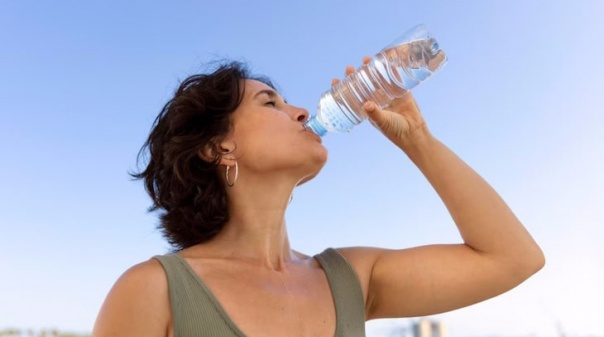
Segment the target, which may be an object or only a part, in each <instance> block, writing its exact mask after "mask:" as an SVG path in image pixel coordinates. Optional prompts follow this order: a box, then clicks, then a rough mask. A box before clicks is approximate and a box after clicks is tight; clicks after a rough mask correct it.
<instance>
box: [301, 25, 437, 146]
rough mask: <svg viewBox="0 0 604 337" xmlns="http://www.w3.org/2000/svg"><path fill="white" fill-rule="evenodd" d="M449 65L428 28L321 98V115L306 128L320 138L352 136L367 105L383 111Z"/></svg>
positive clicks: (405, 37)
mask: <svg viewBox="0 0 604 337" xmlns="http://www.w3.org/2000/svg"><path fill="white" fill-rule="evenodd" d="M446 62H447V57H446V55H445V53H444V52H443V51H442V50H441V49H440V47H439V45H438V42H437V41H436V39H435V38H434V37H432V34H430V32H429V31H428V30H427V29H426V27H425V26H424V25H418V26H415V27H414V28H412V29H411V30H409V31H407V32H406V33H405V34H403V35H402V36H401V37H399V38H398V39H397V40H396V41H395V42H394V43H393V44H391V45H389V46H386V47H385V48H384V49H382V50H381V51H380V52H379V53H377V54H376V55H375V56H374V57H373V58H372V60H371V61H370V62H369V63H367V64H365V65H363V66H361V67H360V68H358V69H357V70H356V71H355V72H354V73H352V74H350V75H349V76H347V77H346V78H345V79H343V80H342V81H341V82H340V83H338V84H337V85H335V86H333V87H332V88H331V89H330V90H329V91H327V92H325V93H323V95H321V99H320V100H319V107H318V110H317V113H316V114H315V115H313V116H312V117H311V118H310V119H309V120H308V121H307V122H306V123H305V127H306V128H307V129H308V130H310V131H312V132H314V133H316V134H317V135H319V136H323V135H325V134H326V133H327V132H348V131H350V130H351V129H352V128H353V127H354V126H356V125H358V124H359V123H361V122H362V121H364V120H365V119H367V116H366V115H365V114H364V113H363V108H362V106H363V103H365V102H367V101H373V102H375V103H376V104H378V105H380V106H381V107H382V108H383V107H385V106H387V105H388V104H389V103H390V102H391V101H392V100H393V99H395V98H397V97H401V96H403V95H404V94H405V93H406V92H408V91H410V90H411V89H413V88H414V87H416V86H417V85H418V84H420V83H421V82H422V81H424V80H425V79H427V78H428V77H430V76H431V75H432V74H433V73H435V72H436V71H438V70H439V69H440V68H441V67H442V66H444V65H445V64H446Z"/></svg>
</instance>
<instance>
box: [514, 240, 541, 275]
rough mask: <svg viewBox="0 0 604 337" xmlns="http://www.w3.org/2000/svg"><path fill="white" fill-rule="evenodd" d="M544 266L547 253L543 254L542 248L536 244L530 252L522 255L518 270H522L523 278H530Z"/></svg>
mask: <svg viewBox="0 0 604 337" xmlns="http://www.w3.org/2000/svg"><path fill="white" fill-rule="evenodd" d="M544 266H545V254H543V251H542V250H541V248H540V247H539V246H537V245H536V244H535V245H534V246H533V248H532V249H531V250H530V251H529V252H527V253H526V254H523V255H522V256H521V257H520V259H519V264H518V266H517V270H518V271H520V274H521V275H522V277H523V279H528V278H529V277H531V276H533V275H534V274H536V273H537V272H538V271H540V270H541V269H543V267H544Z"/></svg>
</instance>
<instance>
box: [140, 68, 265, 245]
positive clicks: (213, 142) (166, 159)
mask: <svg viewBox="0 0 604 337" xmlns="http://www.w3.org/2000/svg"><path fill="white" fill-rule="evenodd" d="M246 79H254V80H259V81H261V82H263V83H265V84H267V85H269V86H270V87H272V88H274V85H273V84H272V82H271V81H270V80H269V79H268V78H266V77H261V76H255V77H252V76H251V75H250V72H249V70H248V68H247V67H246V66H245V65H244V64H242V63H241V62H236V61H222V62H220V63H219V64H218V65H217V67H216V69H215V70H214V71H212V72H210V73H206V74H198V75H193V76H190V77H188V78H186V79H185V80H184V81H182V83H181V84H180V86H179V87H178V89H177V90H176V92H175V94H174V97H173V98H172V99H170V100H169V101H168V103H166V105H165V106H164V107H163V109H162V110H161V112H160V113H159V115H158V116H157V118H156V119H155V121H154V123H153V127H152V130H151V133H150V135H149V137H148V139H147V140H146V142H145V143H144V145H143V146H142V148H141V149H140V151H139V154H138V157H137V160H138V161H139V162H140V161H141V156H142V155H143V154H145V152H148V157H147V158H148V163H147V166H146V168H145V169H144V170H143V171H142V172H138V173H131V176H132V177H134V178H135V179H143V180H144V184H145V189H146V191H147V193H148V194H149V196H150V197H151V199H152V201H153V206H151V207H150V208H149V212H153V211H159V212H160V215H159V218H160V223H159V225H158V228H159V229H160V230H161V232H162V234H163V236H164V237H165V238H166V239H167V241H168V242H169V243H170V244H171V245H172V246H173V247H174V248H175V250H176V251H178V250H182V249H184V248H187V247H190V246H192V245H195V244H198V243H201V242H204V241H207V240H210V239H212V238H213V237H214V236H215V235H216V234H217V233H218V232H219V231H220V230H221V229H222V227H224V224H225V223H226V222H227V221H228V220H229V201H228V199H227V195H226V186H225V183H224V181H223V180H222V179H221V177H220V176H219V170H218V168H219V162H220V159H221V155H222V154H224V153H223V152H221V150H220V148H219V145H218V144H219V143H220V142H221V141H222V140H223V139H224V138H225V137H226V135H227V134H228V133H229V132H230V131H231V129H232V121H231V116H232V113H233V111H235V110H236V109H237V107H238V106H239V105H240V104H241V100H242V98H243V94H244V88H245V87H244V80H246ZM208 147H209V148H210V149H211V153H212V155H213V158H211V160H209V159H205V160H204V159H202V158H201V157H200V155H199V154H200V153H201V152H202V150H204V149H207V148H208Z"/></svg>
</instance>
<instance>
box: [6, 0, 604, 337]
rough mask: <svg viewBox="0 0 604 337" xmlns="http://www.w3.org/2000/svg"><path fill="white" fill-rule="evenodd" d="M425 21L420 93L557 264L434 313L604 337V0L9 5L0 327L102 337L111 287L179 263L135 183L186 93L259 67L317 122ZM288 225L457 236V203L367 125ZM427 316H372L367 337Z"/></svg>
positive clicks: (380, 238)
mask: <svg viewBox="0 0 604 337" xmlns="http://www.w3.org/2000/svg"><path fill="white" fill-rule="evenodd" d="M418 23H424V24H426V25H427V26H428V27H429V28H430V30H431V31H432V32H433V33H434V34H435V36H436V37H437V38H438V39H439V41H440V44H441V46H442V48H443V49H444V50H445V51H446V52H447V54H448V56H449V63H448V64H447V65H446V67H445V68H443V69H442V71H440V72H439V73H438V74H436V75H435V76H434V77H432V78H431V79H429V80H428V81H427V82H426V83H424V84H422V85H421V86H420V87H418V88H417V89H416V90H415V95H416V98H417V100H418V102H419V104H420V106H421V108H422V111H423V113H424V115H425V117H426V119H427V120H428V123H429V125H430V127H431V129H432V131H433V133H434V134H435V135H436V136H437V137H439V138H440V139H441V140H443V141H444V142H445V143H446V144H448V145H449V146H450V147H451V148H452V149H453V150H454V151H456V152H457V153H458V154H459V155H460V156H461V157H462V158H463V159H465V160H466V161H467V162H468V163H469V164H470V165H472V166H473V167H474V168H475V169H476V170H477V171H478V172H479V173H481V174H482V175H483V176H484V177H485V178H486V179H487V180H488V181H490V182H491V183H492V185H493V186H494V187H495V188H496V189H497V190H498V191H499V192H500V193H501V194H502V196H503V197H504V198H505V199H506V200H507V201H508V203H509V204H510V206H511V207H512V208H513V209H514V211H515V212H516V213H517V215H518V216H519V217H520V219H521V220H522V221H523V222H524V223H525V225H526V226H527V227H528V229H529V231H530V232H531V233H532V234H533V235H534V237H535V238H536V239H537V241H538V242H539V243H540V244H541V245H542V247H543V249H544V251H545V253H546V256H547V259H548V261H547V266H546V267H545V269H543V270H542V271H541V272H540V273H539V274H537V275H536V276H534V277H533V278H531V279H530V280H528V281H527V282H526V283H524V284H522V285H521V286H519V287H518V288H516V289H514V290H512V291H510V292H508V293H506V294H504V295H501V296H499V297H497V298H494V299H492V300H488V301H486V302H483V303H480V304H477V305H474V306H472V307H469V308H465V309H461V310H457V311H454V312H451V313H447V314H443V315H439V316H436V317H434V318H435V319H438V320H441V321H443V322H445V324H446V325H447V326H448V330H449V334H450V336H451V337H464V336H486V335H509V336H519V335H531V334H532V335H535V336H539V337H545V336H551V335H554V334H556V331H557V330H556V326H560V327H561V328H562V329H563V330H564V331H565V332H566V333H567V334H568V335H569V336H583V335H589V334H591V335H599V336H602V335H604V327H603V326H602V324H601V320H602V317H601V313H602V305H603V303H604V287H602V284H604V248H603V247H604V245H603V244H602V241H603V239H604V207H603V203H604V178H603V177H602V175H603V172H604V159H603V158H604V137H603V136H602V126H603V125H604V60H603V56H604V47H603V42H604V3H603V2H600V1H596V0H594V1H572V2H571V1H551V0H550V1H522V0H509V1H503V0H502V1H444V0H443V1H421V2H420V1H394V0H375V1H370V2H362V1H343V0H336V1H322V0H315V1H268V0H258V1H228V0H221V1H186V0H180V1H170V2H168V1H164V2H159V1H108V0H106V1H75V0H74V1H60V0H59V1H3V3H2V8H1V10H0V46H1V47H0V107H1V108H0V113H1V116H2V118H1V119H0V153H1V154H2V157H1V158H2V159H1V165H0V191H1V192H2V193H0V214H1V215H2V217H1V218H0V240H1V242H2V243H1V244H0V262H1V263H0V266H1V275H2V276H1V277H0V328H4V327H18V328H26V327H33V328H42V327H58V328H60V329H65V330H73V331H89V330H90V329H91V327H92V325H93V323H94V319H95V317H96V314H97V312H98V309H99V307H100V305H101V303H102V301H103V299H104V297H105V295H106V293H107V291H108V290H109V288H110V287H111V285H112V284H113V282H114V281H115V280H116V279H117V278H118V277H119V275H120V274H121V273H122V272H123V271H124V270H125V269H127V268H128V267H130V266H131V265H133V264H135V263H138V262H140V261H143V260H146V259H148V258H149V257H151V256H153V255H155V254H162V253H165V252H166V251H167V249H168V246H167V244H166V243H165V242H164V241H163V239H162V238H161V237H160V235H159V233H158V232H157V231H156V230H155V224H156V218H155V216H154V215H152V214H148V213H146V208H147V206H149V204H150V203H149V199H148V198H147V196H146V194H145V193H144V191H143V188H142V185H141V184H140V182H132V181H130V179H129V176H128V174H127V173H128V171H129V170H132V169H134V168H135V164H136V163H135V156H136V153H137V151H138V149H139V147H140V146H141V145H142V143H143V141H144V139H145V137H146V136H147V133H148V131H149V128H150V126H151V123H152V121H153V119H154V118H155V116H156V114H157V113H158V112H159V110H160V108H161V106H162V105H163V104H164V103H165V101H166V100H167V99H168V98H169V96H170V94H171V93H172V91H173V90H174V89H175V87H176V85H177V83H178V81H179V80H182V79H183V78H185V77H186V76H187V75H189V74H192V73H194V72H196V71H199V70H200V69H202V65H203V64H204V63H206V62H208V61H211V60H213V59H215V58H217V57H230V58H235V59H240V60H245V61H247V62H249V64H250V65H251V66H252V68H253V69H254V70H255V71H256V72H258V73H264V74H266V75H268V76H270V77H272V78H273V79H274V80H275V82H276V83H277V84H278V86H279V88H280V90H281V92H282V94H283V95H284V96H285V97H286V98H287V99H288V100H289V101H291V102H292V103H294V104H297V105H300V106H303V107H306V108H307V109H309V110H310V111H311V112H312V111H314V110H315V109H316V104H317V100H318V98H319V95H320V94H321V93H322V92H323V91H324V90H326V89H327V88H328V87H329V84H330V81H331V79H332V78H333V77H341V75H342V73H343V69H344V67H345V66H346V65H349V64H351V65H358V64H359V63H360V60H361V58H362V56H364V55H371V54H373V53H375V52H376V51H377V50H379V49H380V48H381V47H382V46H384V45H385V44H387V43H389V42H391V41H392V40H393V39H394V38H396V37H397V36H398V35H399V34H401V33H402V32H404V31H405V30H407V29H408V28H410V27H412V26H414V25H415V24H418ZM324 144H325V145H326V147H327V148H328V149H329V151H330V159H329V162H328V164H327V165H326V167H325V168H324V170H323V172H322V173H321V174H320V175H319V176H318V177H317V178H316V179H315V180H314V181H312V182H310V183H308V184H306V185H304V186H302V187H300V188H299V189H298V190H297V191H296V192H295V195H294V201H293V202H292V204H291V207H290V210H289V212H288V215H287V218H288V227H289V231H290V236H291V241H292V243H293V245H294V246H295V247H296V248H297V249H298V250H300V251H303V252H305V253H307V254H314V253H317V252H319V251H321V250H322V249H323V248H325V247H328V246H334V247H339V246H351V245H372V246H382V247H390V248H395V247H409V246H415V245H420V244H428V243H450V242H459V241H460V238H459V235H458V234H457V232H456V230H455V228H454V225H453V223H452V221H451V220H450V218H449V217H448V215H447V213H446V211H445V209H444V207H443V206H442V205H441V203H440V201H439V200H438V198H437V197H436V195H435V193H434V192H433V191H432V190H431V189H430V187H429V186H428V184H427V183H426V182H425V181H424V179H423V178H422V177H421V175H420V174H419V172H418V171H417V169H415V168H414V167H413V166H412V165H411V164H410V163H409V161H408V160H407V159H406V158H405V157H404V155H403V154H402V153H401V152H400V151H399V150H398V149H397V148H395V147H394V146H393V145H391V144H390V143H389V142H388V141H386V140H385V139H383V137H382V136H381V135H380V134H379V132H377V131H375V130H374V129H373V128H372V127H371V126H370V125H369V124H363V125H361V126H359V127H358V128H356V129H355V130H354V131H353V132H352V133H350V134H344V135H328V136H326V137H325V139H324ZM407 323H408V321H405V320H396V321H390V320H386V321H379V322H371V323H369V324H368V332H369V336H374V337H377V336H381V335H382V334H383V333H384V331H386V330H387V329H388V328H389V327H391V326H395V325H406V324H407Z"/></svg>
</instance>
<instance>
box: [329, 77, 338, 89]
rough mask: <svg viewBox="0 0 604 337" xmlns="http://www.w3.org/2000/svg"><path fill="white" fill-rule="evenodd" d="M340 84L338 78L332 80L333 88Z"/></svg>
mask: <svg viewBox="0 0 604 337" xmlns="http://www.w3.org/2000/svg"><path fill="white" fill-rule="evenodd" d="M338 83H340V80H339V79H337V78H334V79H332V80H331V86H332V87H333V86H334V85H337V84H338Z"/></svg>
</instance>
